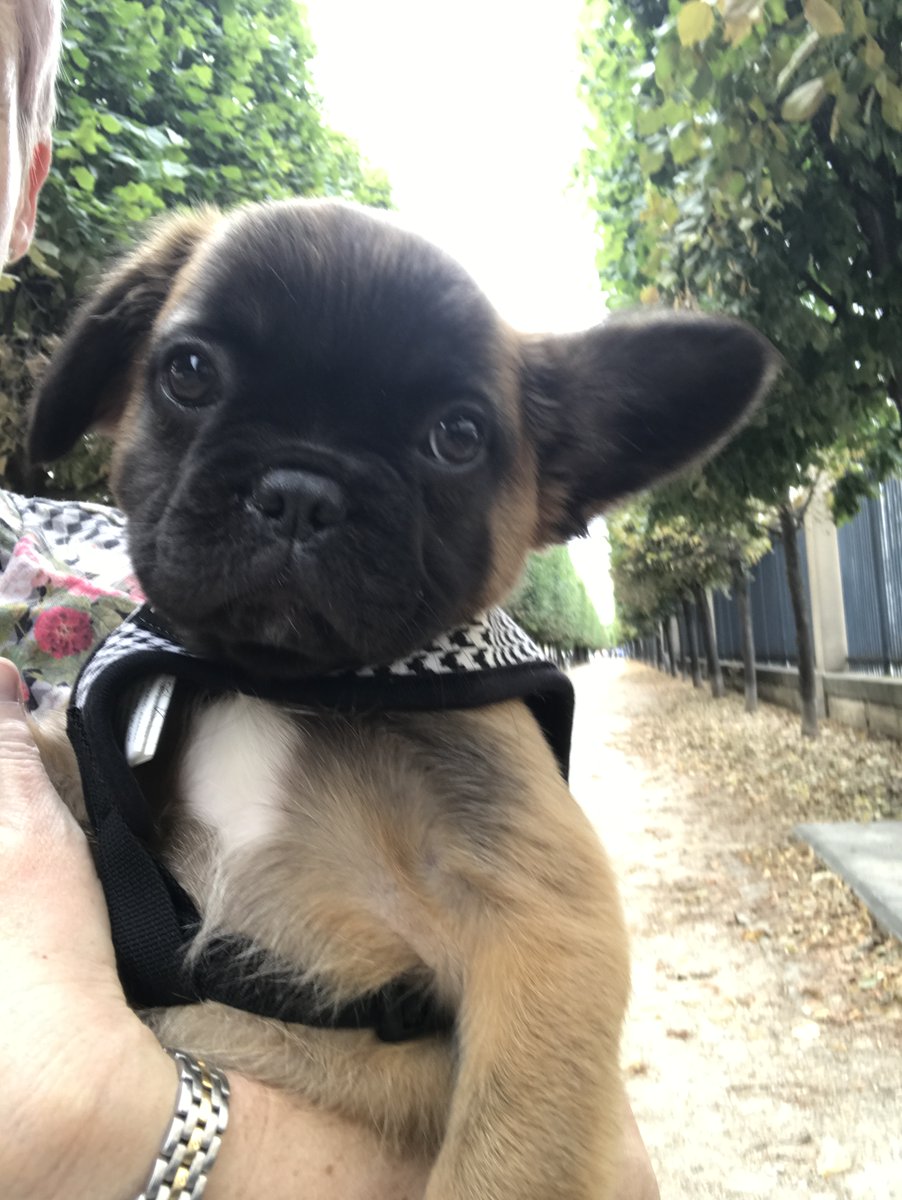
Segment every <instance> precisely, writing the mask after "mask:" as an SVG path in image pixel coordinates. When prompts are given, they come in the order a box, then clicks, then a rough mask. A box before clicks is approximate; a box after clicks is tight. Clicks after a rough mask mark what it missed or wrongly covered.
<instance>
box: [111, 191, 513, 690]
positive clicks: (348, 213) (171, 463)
mask: <svg viewBox="0 0 902 1200" xmlns="http://www.w3.org/2000/svg"><path fill="white" fill-rule="evenodd" d="M188 270H189V271H190V275H191V282H190V283H187V282H186V283H185V285H184V286H182V287H177V288H176V290H175V294H174V295H173V297H172V299H171V301H170V303H168V304H167V305H166V307H165V310H164V311H163V312H162V313H161V315H160V317H159V319H158V320H157V322H156V323H155V325H154V327H153V329H152V332H151V335H150V338H149V341H148V344H147V348H146V359H145V361H144V363H143V365H142V367H141V370H140V377H139V379H138V381H137V389H138V391H139V393H140V404H139V405H137V406H136V407H135V413H134V422H133V424H132V425H131V427H130V429H129V432H128V435H127V437H126V439H125V441H124V444H123V447H122V449H121V451H120V454H119V456H118V458H117V468H116V492H117V496H118V498H119V500H120V502H121V504H122V506H123V508H124V509H125V511H126V512H127V513H128V514H129V517H130V546H131V552H132V555H133V558H134V564H135V568H136V571H137V573H138V575H139V578H140V579H141V581H142V584H143V585H144V587H145V589H146V591H147V594H148V596H149V598H150V599H151V601H152V602H153V604H154V606H155V607H156V608H157V609H158V610H159V611H160V612H161V613H162V614H163V615H164V616H166V617H167V618H169V620H170V621H172V622H173V623H174V624H175V625H176V627H177V628H178V629H179V631H180V632H181V633H182V634H183V635H184V636H185V637H186V638H187V639H188V641H189V642H190V643H192V644H195V645H199V646H201V647H203V648H204V649H206V650H208V651H213V652H222V653H225V654H227V655H229V656H231V657H234V658H237V659H239V660H241V661H242V662H244V663H245V664H246V665H248V666H250V667H257V668H259V669H265V670H267V671H275V672H282V671H287V672H296V671H299V670H300V671H307V670H320V669H324V668H330V667H335V666H339V665H345V664H359V663H365V662H381V661H385V660H390V659H392V658H393V657H395V656H397V655H398V654H400V653H403V652H404V650H405V649H410V648H411V647H413V646H416V645H419V644H422V642H423V641H424V640H426V639H428V638H429V637H431V636H432V635H434V634H436V633H438V632H439V631H440V630H442V629H445V628H447V627H448V626H449V625H453V624H454V623H455V622H459V621H462V620H465V619H466V618H467V617H469V616H471V615H473V612H474V606H475V605H477V604H478V602H479V598H480V595H481V592H482V588H483V583H484V580H485V579H486V577H487V576H488V575H489V574H490V571H491V567H490V560H491V556H492V545H491V542H492V538H491V533H490V527H489V514H490V513H491V512H492V511H493V508H494V506H495V504H496V501H497V497H498V493H499V491H500V490H501V489H502V488H503V481H504V480H505V479H506V477H507V476H508V474H509V472H510V469H511V463H512V459H513V457H514V455H515V453H516V446H517V441H518V434H519V430H518V428H516V427H512V422H511V417H510V415H509V413H508V412H506V411H505V406H504V403H503V398H504V391H505V387H506V388H507V389H508V391H509V390H510V378H509V376H510V369H509V365H508V363H507V360H506V358H505V352H506V346H505V338H504V335H503V332H502V330H501V328H500V326H499V322H498V320H497V318H496V317H495V315H494V313H493V312H492V310H491V308H490V307H489V305H488V304H487V302H486V301H485V299H484V298H483V297H482V296H481V295H480V293H479V292H478V291H477V289H476V288H475V286H474V285H473V284H472V282H471V281H470V280H469V279H468V278H467V276H466V275H465V274H464V273H463V272H462V271H461V270H460V269H459V268H458V267H457V266H456V265H455V264H454V263H452V262H451V261H449V260H448V259H446V258H445V257H444V256H443V255H441V254H440V253H439V252H438V251H436V250H434V249H433V248H432V247H430V246H428V245H425V244H424V243H421V242H419V241H416V240H414V239H410V238H407V237H403V236H400V235H399V234H398V233H397V232H396V231H395V230H394V229H392V228H391V227H390V226H388V225H383V224H380V223H378V222H376V221H374V220H373V219H372V218H370V217H367V216H363V215H361V214H359V213H357V212H355V211H354V210H351V209H345V208H334V209H332V208H330V209H326V210H323V209H321V208H315V207H310V206H299V205H295V206H281V207H273V208H270V209H264V210H254V211H253V212H251V213H249V214H245V215H243V216H242V217H240V218H239V219H237V220H235V221H234V222H231V223H230V224H229V225H228V226H227V227H226V228H225V229H223V230H222V231H220V232H217V233H214V235H213V237H212V238H211V240H210V243H209V244H208V245H207V246H206V247H204V248H203V249H201V250H200V251H199V253H198V256H197V259H196V261H195V262H194V263H193V264H192V265H191V266H190V267H189V268H188ZM508 353H509V351H508ZM508 407H510V406H508Z"/></svg>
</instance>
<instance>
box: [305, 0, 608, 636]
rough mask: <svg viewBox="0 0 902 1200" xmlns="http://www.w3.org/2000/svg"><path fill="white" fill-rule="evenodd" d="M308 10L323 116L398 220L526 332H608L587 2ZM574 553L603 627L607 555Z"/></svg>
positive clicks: (354, 5) (467, 0) (339, 3)
mask: <svg viewBox="0 0 902 1200" xmlns="http://www.w3.org/2000/svg"><path fill="white" fill-rule="evenodd" d="M304 7H305V8H306V10H307V14H308V18H309V22H310V28H311V31H312V33H313V39H314V42H315V43H316V46H317V57H316V60H315V61H314V63H313V71H314V77H315V80H316V85H317V88H318V90H319V92H320V93H321V95H322V96H323V98H324V101H325V111H326V117H327V119H328V121H329V123H330V124H331V125H332V126H333V127H334V128H336V129H340V130H341V131H342V132H343V133H346V134H348V135H349V136H350V137H352V138H354V139H355V140H356V141H357V143H358V144H359V146H360V148H361V152H362V153H363V155H364V157H365V158H366V159H367V160H368V161H369V162H371V163H372V164H373V165H374V166H378V167H381V168H383V169H384V170H385V171H386V173H387V175H388V177H389V180H390V181H391V186H392V195H393V198H394V202H395V205H396V206H397V208H398V210H399V213H400V215H401V218H402V219H403V221H404V223H405V224H406V225H408V226H409V227H411V228H414V229H416V230H417V231H418V232H420V233H421V234H423V235H424V236H426V237H428V238H430V239H431V240H432V241H434V242H436V243H437V244H438V245H440V246H442V247H443V248H444V249H445V250H447V251H449V253H451V254H453V255H454V256H455V257H456V258H457V259H459V260H460V262H462V263H463V264H464V266H466V268H467V269H468V270H469V271H470V273H471V274H472V275H473V277H474V278H475V279H476V281H477V283H479V285H480V286H481V287H482V288H483V290H484V291H485V292H486V293H487V295H488V296H489V298H490V299H491V300H492V302H493V303H494V304H495V306H496V308H497V309H498V310H499V312H500V313H501V314H502V316H503V317H505V319H506V320H508V321H509V322H511V324H513V325H515V326H517V327H518V328H520V329H523V330H529V331H542V330H547V331H555V332H565V331H568V330H575V329H582V328H586V327H587V326H589V325H593V324H595V323H596V322H598V321H600V320H601V319H602V317H603V316H604V306H603V304H602V300H601V296H600V291H599V285H598V277H597V275H596V272H595V265H594V258H595V250H596V246H597V234H596V233H595V231H594V223H593V219H592V216H591V214H590V212H589V208H588V205H587V203H586V201H585V199H584V197H583V196H582V195H581V194H580V192H579V189H578V187H577V185H576V184H575V183H574V180H573V170H574V166H575V164H576V162H577V160H578V158H579V155H580V151H581V150H582V148H583V146H584V144H585V140H586V139H585V134H584V126H585V124H586V122H587V114H586V112H585V110H584V108H583V106H582V103H581V101H580V99H579V96H578V82H579V77H580V62H579V36H578V23H579V18H580V14H581V12H582V9H583V0H455V3H453V4H451V3H449V2H448V0H444V2H443V3H436V2H435V0H378V2H376V0H306V2H305V3H304ZM594 541H595V539H591V540H590V542H589V543H587V545H586V549H587V550H591V549H592V544H593V542H594ZM577 557H578V565H577V569H578V570H579V571H580V574H581V575H582V576H583V578H584V579H585V580H586V585H587V587H588V588H589V591H590V593H591V594H592V597H593V599H594V600H595V602H596V605H597V606H598V607H599V611H600V614H601V616H602V619H603V620H610V619H611V614H610V613H609V612H608V611H607V610H608V608H609V605H610V599H609V591H610V584H609V582H607V574H606V567H605V565H604V562H605V558H604V555H603V547H602V546H599V545H597V544H596V545H595V547H594V553H585V554H581V555H580V554H577V555H574V558H575V559H576V558H577Z"/></svg>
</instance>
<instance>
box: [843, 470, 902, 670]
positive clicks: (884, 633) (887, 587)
mask: <svg viewBox="0 0 902 1200" xmlns="http://www.w3.org/2000/svg"><path fill="white" fill-rule="evenodd" d="M838 537H839V569H840V574H841V576H842V593H843V607H844V608H845V614H846V640H847V643H848V648H849V667H850V668H851V669H852V670H866V671H879V672H883V673H885V674H891V675H900V674H902V480H898V479H889V480H887V481H886V482H885V483H883V484H882V485H881V487H880V494H879V495H878V496H877V497H876V498H875V499H873V500H866V501H865V503H864V504H863V505H862V507H861V509H860V510H859V512H858V513H857V515H856V516H855V517H854V518H853V519H852V520H851V521H849V522H848V523H847V524H845V525H843V526H841V527H840V529H839V531H838Z"/></svg>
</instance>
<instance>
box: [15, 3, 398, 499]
mask: <svg viewBox="0 0 902 1200" xmlns="http://www.w3.org/2000/svg"><path fill="white" fill-rule="evenodd" d="M312 53H313V47H312V44H311V40H310V36H309V33H308V31H307V28H306V26H305V24H304V21H303V19H302V17H301V10H300V9H299V7H298V5H297V4H296V2H295V0H209V2H208V3H205V4H197V3H194V2H193V0H171V2H170V3H168V4H166V5H163V4H160V3H155V2H153V0H69V2H68V3H67V5H66V28H65V42H64V59H63V66H62V73H61V82H60V94H59V113H60V115H59V122H58V127H57V131H56V136H55V145H56V149H55V161H56V167H55V169H54V171H53V172H52V174H51V177H50V179H49V180H48V184H47V187H46V189H45V192H44V195H43V196H42V204H41V214H40V222H39V225H38V236H37V238H36V240H35V243H34V245H33V247H32V250H31V252H30V254H29V256H28V259H27V260H26V261H25V262H24V263H23V264H21V265H19V266H17V267H16V269H15V273H14V274H12V275H5V276H2V277H0V331H2V335H3V336H2V342H0V481H2V482H3V484H4V485H5V486H8V487H12V488H14V489H17V488H18V489H20V490H29V489H30V488H34V489H36V490H40V491H41V492H43V493H45V494H63V495H90V494H94V493H96V492H97V491H98V489H99V490H100V491H101V492H102V490H103V487H104V482H103V481H104V478H105V460H104V458H103V456H102V455H99V454H98V451H97V448H96V446H91V445H90V444H89V445H88V446H87V447H85V448H82V449H81V450H80V451H78V452H76V454H75V456H74V457H73V458H71V459H70V460H68V461H67V462H66V463H64V464H58V465H57V466H55V467H54V470H53V473H52V475H41V474H35V473H31V472H30V471H29V470H28V467H27V464H26V463H25V460H24V455H23V450H22V443H23V424H24V411H25V403H26V400H27V397H28V395H29V393H30V391H31V388H32V383H33V375H34V373H35V372H36V371H37V370H38V369H39V367H40V363H41V361H42V359H43V357H44V356H45V354H46V352H47V350H48V348H49V347H50V346H51V344H52V337H53V335H55V334H57V333H58V332H59V330H60V329H61V327H62V326H63V324H64V323H65V321H66V318H67V317H68V315H69V314H70V312H71V311H72V308H73V305H74V303H75V301H76V298H77V297H78V295H79V294H80V293H81V292H83V290H84V288H85V286H86V284H87V282H88V281H89V279H90V277H91V276H92V275H93V274H95V273H96V271H97V269H98V266H99V264H101V263H102V262H103V261H104V260H106V259H107V258H108V257H109V256H110V254H111V253H113V252H115V251H116V250H117V249H118V248H119V247H120V246H122V245H123V244H124V243H126V242H127V241H129V240H130V239H131V238H132V237H133V236H134V232H135V229H136V227H137V226H139V225H140V224H141V223H142V222H144V221H146V220H147V219H148V218H151V217H154V216H156V215H157V214H159V213H161V212H163V211H164V210H165V209H167V208H171V207H173V206H176V205H182V204H199V203H205V204H215V205H219V206H224V207H228V206H230V205H234V204H236V203H239V202H242V201H248V200H263V199H267V198H279V197H286V196H293V195H334V196H347V197H353V198H356V199H358V200H362V201H364V202H366V203H369V204H376V205H382V206H386V205H387V204H388V203H389V190H388V185H387V183H386V181H385V178H384V177H383V176H382V175H381V174H380V173H378V172H374V171H371V170H369V169H368V168H366V167H365V166H364V165H363V164H362V163H361V160H360V156H359V154H358V152H357V149H356V147H355V146H354V145H353V144H352V143H351V142H349V141H348V139H347V138H344V137H343V136H342V135H340V134H338V133H336V132H334V131H333V130H331V129H329V128H328V127H327V126H326V125H325V123H324V121H323V118H322V114H321V111H320V104H319V100H318V98H317V97H316V95H315V94H314V93H313V92H312V91H311V87H310V80H309V75H308V68H307V64H308V61H309V59H310V58H311V56H312Z"/></svg>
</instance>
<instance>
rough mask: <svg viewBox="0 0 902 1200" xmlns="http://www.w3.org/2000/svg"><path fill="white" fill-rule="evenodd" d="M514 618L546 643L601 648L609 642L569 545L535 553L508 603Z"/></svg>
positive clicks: (593, 648) (567, 647)
mask: <svg viewBox="0 0 902 1200" xmlns="http://www.w3.org/2000/svg"><path fill="white" fill-rule="evenodd" d="M506 607H507V609H508V611H509V612H510V614H511V616H512V617H513V618H514V620H516V621H518V622H519V623H520V624H521V625H522V626H523V628H524V629H525V630H526V632H527V633H528V634H529V635H530V636H531V637H533V638H535V640H536V641H537V642H539V643H541V644H542V645H545V646H556V647H557V648H558V649H560V650H601V649H603V648H604V647H605V646H607V645H608V644H609V639H608V638H607V637H606V636H605V631H604V629H603V627H602V625H601V622H600V621H599V619H598V614H597V612H596V611H595V606H594V604H593V603H592V601H591V599H590V598H589V594H588V592H587V591H586V586H585V584H584V583H583V581H582V580H581V579H580V578H579V576H578V575H577V573H576V569H575V567H574V566H573V561H572V559H571V558H570V553H569V551H568V550H567V547H566V546H553V547H552V548H551V549H550V550H545V551H542V552H541V553H538V554H533V555H532V556H531V557H530V559H529V562H528V563H527V567H526V573H525V575H524V577H523V581H522V583H521V584H520V586H519V587H518V588H517V590H516V591H515V592H514V594H513V596H512V597H511V599H510V601H509V602H508V604H507V606H506Z"/></svg>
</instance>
